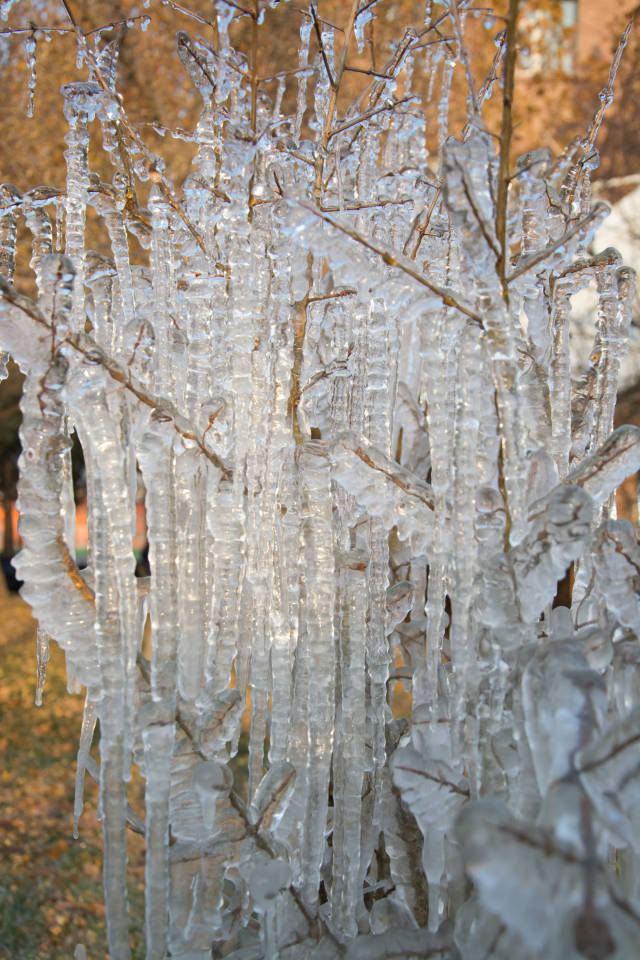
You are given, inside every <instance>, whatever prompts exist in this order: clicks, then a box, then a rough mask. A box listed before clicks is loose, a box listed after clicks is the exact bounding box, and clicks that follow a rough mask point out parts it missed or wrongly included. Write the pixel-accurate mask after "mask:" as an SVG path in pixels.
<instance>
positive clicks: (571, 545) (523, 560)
mask: <svg viewBox="0 0 640 960" xmlns="http://www.w3.org/2000/svg"><path fill="white" fill-rule="evenodd" d="M591 514H592V506H591V500H590V498H589V496H587V494H586V493H585V492H584V491H583V490H580V489H579V487H571V486H560V487H556V488H555V489H554V490H552V492H551V493H550V494H549V495H548V497H545V499H544V500H542V501H540V502H538V503H537V504H534V506H533V507H532V508H531V512H530V514H529V523H530V529H529V531H528V532H527V535H526V537H525V539H524V541H522V542H521V543H519V544H518V546H517V547H516V548H515V550H514V551H513V554H512V563H513V569H514V573H515V576H516V582H517V583H518V603H519V605H520V610H521V612H522V618H523V620H524V621H525V623H532V622H533V621H535V620H537V618H538V616H539V615H540V613H541V612H542V610H544V608H545V607H546V606H547V604H549V603H551V601H552V600H553V598H554V596H555V593H556V586H557V583H558V580H560V579H562V577H563V576H564V574H565V572H566V570H567V568H568V567H569V566H570V564H571V563H572V562H573V561H574V560H576V559H577V557H579V556H580V554H581V553H582V551H583V549H584V545H585V542H586V539H587V537H588V536H589V524H590V522H591Z"/></svg>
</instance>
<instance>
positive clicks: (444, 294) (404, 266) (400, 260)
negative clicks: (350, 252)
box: [297, 200, 484, 329]
mask: <svg viewBox="0 0 640 960" xmlns="http://www.w3.org/2000/svg"><path fill="white" fill-rule="evenodd" d="M297 202H298V203H299V204H300V206H301V207H303V208H304V209H305V210H308V211H309V213H313V214H314V216H316V217H318V218H319V219H320V220H324V221H325V223H328V224H330V226H332V227H334V229H336V230H339V231H340V233H344V234H345V235H346V236H347V237H351V239H352V240H355V241H356V243H359V244H361V245H362V246H363V247H366V248H367V250H371V251H372V252H373V253H375V254H377V255H378V256H379V257H380V258H381V259H382V260H383V261H384V262H385V263H386V264H388V265H389V266H390V267H397V268H398V270H402V272H403V273H406V274H407V275H408V276H410V277H412V278H413V279H414V280H417V282H418V283H420V284H422V286H423V287H426V288H427V290H430V291H431V293H435V295H436V296H437V297H439V298H440V299H441V300H442V302H443V303H444V305H445V306H447V307H454V308H455V309H456V310H459V311H460V313H463V314H464V315H465V317H469V319H470V320H473V322H474V323H477V324H478V325H479V326H480V327H482V328H483V329H484V324H483V322H482V320H481V318H480V317H479V316H478V314H477V313H474V311H473V310H471V309H470V308H469V307H465V306H464V304H462V303H460V302H459V301H458V300H456V298H455V297H454V296H453V295H452V294H451V293H450V292H449V291H448V290H445V289H443V288H442V287H439V286H437V285H436V284H435V283H431V281H430V280H427V278H426V277H425V276H424V275H423V274H422V273H419V272H418V270H416V268H415V267H414V266H413V264H412V263H411V261H408V262H407V261H405V259H404V257H403V256H402V254H396V253H390V252H389V251H388V250H385V249H384V248H383V247H380V246H378V245H377V244H376V243H374V242H373V240H369V239H368V238H367V237H363V236H362V235H361V234H359V233H358V232H357V231H355V230H352V229H351V228H350V227H345V226H344V225H343V224H342V223H339V222H338V221H337V220H334V219H333V217H330V216H328V215H327V214H326V213H323V212H322V210H319V209H318V208H317V207H314V206H312V204H310V203H305V202H303V201H300V200H299V201H297Z"/></svg>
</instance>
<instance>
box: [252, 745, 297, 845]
mask: <svg viewBox="0 0 640 960" xmlns="http://www.w3.org/2000/svg"><path fill="white" fill-rule="evenodd" d="M295 779H296V770H295V767H294V766H293V765H292V764H291V763H288V762H287V761H286V760H282V761H278V762H277V763H274V764H273V766H271V767H270V768H269V769H268V770H267V772H266V773H265V775H264V777H263V778H262V780H261V781H260V783H259V784H258V789H257V790H256V792H255V795H254V797H253V800H252V801H251V805H250V807H249V815H250V817H251V822H252V823H253V824H254V826H256V827H263V828H264V829H266V830H275V829H276V827H277V825H278V822H279V821H280V819H281V818H282V816H283V815H284V813H285V810H286V807H287V804H288V802H289V799H290V796H291V791H292V790H293V786H294V783H295Z"/></svg>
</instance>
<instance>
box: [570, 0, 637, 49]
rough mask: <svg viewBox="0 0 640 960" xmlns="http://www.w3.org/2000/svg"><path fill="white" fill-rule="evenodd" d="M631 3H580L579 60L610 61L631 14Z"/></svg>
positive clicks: (613, 0)
mask: <svg viewBox="0 0 640 960" xmlns="http://www.w3.org/2000/svg"><path fill="white" fill-rule="evenodd" d="M632 9H633V5H632V3H631V2H630V0H578V11H577V13H578V17H577V37H576V39H577V44H576V47H577V50H576V52H577V59H578V63H579V64H584V63H585V62H586V61H587V60H607V61H608V60H610V59H611V52H612V49H614V47H615V43H616V39H617V37H618V36H619V35H620V32H621V30H622V29H624V24H625V22H626V20H627V19H628V16H630V14H631V10H632Z"/></svg>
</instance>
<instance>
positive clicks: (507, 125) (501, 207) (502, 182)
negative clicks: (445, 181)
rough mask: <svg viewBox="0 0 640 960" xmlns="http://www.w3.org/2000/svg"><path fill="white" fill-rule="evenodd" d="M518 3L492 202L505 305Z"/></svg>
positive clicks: (510, 28)
mask: <svg viewBox="0 0 640 960" xmlns="http://www.w3.org/2000/svg"><path fill="white" fill-rule="evenodd" d="M518 5H519V0H509V13H508V16H507V35H506V36H507V39H506V43H507V49H506V53H505V62H504V90H503V96H502V130H501V132H500V172H499V174H498V197H497V202H496V236H497V238H498V247H499V253H498V257H497V261H496V267H497V271H498V276H499V277H500V281H501V283H502V296H503V299H504V301H505V304H507V305H508V303H509V288H508V286H507V280H506V276H507V265H508V262H509V251H508V241H507V204H508V195H509V174H510V166H511V138H512V136H513V90H514V85H515V76H516V57H517V48H516V26H517V21H518Z"/></svg>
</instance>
